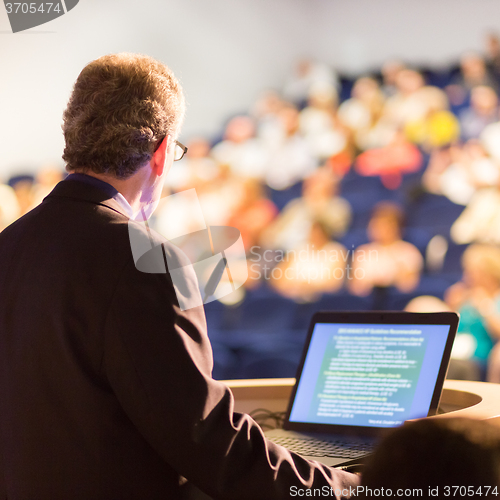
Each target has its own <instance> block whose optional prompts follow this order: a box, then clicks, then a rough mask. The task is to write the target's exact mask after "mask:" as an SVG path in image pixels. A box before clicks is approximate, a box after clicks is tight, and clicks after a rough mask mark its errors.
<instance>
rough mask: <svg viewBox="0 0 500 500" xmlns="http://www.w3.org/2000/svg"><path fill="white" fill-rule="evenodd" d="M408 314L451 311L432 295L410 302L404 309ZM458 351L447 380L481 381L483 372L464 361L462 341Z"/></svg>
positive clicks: (469, 362) (451, 362)
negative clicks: (461, 350)
mask: <svg viewBox="0 0 500 500" xmlns="http://www.w3.org/2000/svg"><path fill="white" fill-rule="evenodd" d="M404 310H405V311H407V312H415V313H430V312H445V311H451V308H450V306H449V305H448V304H446V302H444V301H442V300H441V299H439V298H437V297H434V296H432V295H420V296H419V297H415V298H414V299H412V300H410V302H408V304H406V307H405V309H404ZM455 345H456V346H458V349H457V348H455V349H453V350H452V353H451V359H450V365H449V366H448V372H447V374H446V378H448V379H452V380H481V370H480V369H479V367H478V366H477V365H476V363H473V362H471V361H470V360H469V359H463V358H462V356H461V352H460V340H458V342H457V343H456V344H455Z"/></svg>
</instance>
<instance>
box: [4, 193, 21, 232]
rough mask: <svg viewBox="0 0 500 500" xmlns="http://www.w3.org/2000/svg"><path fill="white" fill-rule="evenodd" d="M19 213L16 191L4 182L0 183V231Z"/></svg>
mask: <svg viewBox="0 0 500 500" xmlns="http://www.w3.org/2000/svg"><path fill="white" fill-rule="evenodd" d="M20 215H21V209H20V207H19V202H18V201H17V197H16V193H15V192H14V190H13V189H12V188H11V187H10V186H7V185H6V184H0V231H3V230H4V229H5V228H6V227H7V226H8V225H9V224H12V223H13V222H14V221H15V220H16V219H17V218H18V217H19V216H20Z"/></svg>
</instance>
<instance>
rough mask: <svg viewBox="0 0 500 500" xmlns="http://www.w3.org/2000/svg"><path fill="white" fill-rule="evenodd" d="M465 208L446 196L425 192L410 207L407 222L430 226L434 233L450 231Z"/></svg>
mask: <svg viewBox="0 0 500 500" xmlns="http://www.w3.org/2000/svg"><path fill="white" fill-rule="evenodd" d="M464 208H465V207H464V206H462V205H457V204H455V203H453V202H452V201H450V200H449V199H448V198H446V197H445V196H439V195H435V194H429V193H425V194H422V195H421V196H420V197H419V199H418V200H417V201H415V202H414V203H412V205H411V206H410V207H409V209H408V211H407V216H406V223H407V225H408V226H412V227H421V228H428V229H429V230H432V232H433V234H438V233H440V232H443V231H444V232H449V229H450V227H451V225H452V224H453V223H454V222H455V221H456V220H457V218H458V216H459V215H460V214H461V213H462V212H463V210H464Z"/></svg>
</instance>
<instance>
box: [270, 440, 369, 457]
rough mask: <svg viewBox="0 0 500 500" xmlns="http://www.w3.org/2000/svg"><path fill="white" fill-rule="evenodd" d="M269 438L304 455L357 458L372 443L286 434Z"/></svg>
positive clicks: (365, 451)
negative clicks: (289, 435)
mask: <svg viewBox="0 0 500 500" xmlns="http://www.w3.org/2000/svg"><path fill="white" fill-rule="evenodd" d="M269 439H270V440H271V441H272V442H273V443H276V444H279V445H281V446H284V447H285V448H288V449H289V450H290V451H293V452H295V453H298V454H299V455H304V456H313V457H332V458H335V457H339V458H359V457H361V456H363V455H366V454H367V453H370V452H371V451H372V450H373V445H370V444H368V443H360V442H357V441H343V440H342V439H339V438H337V439H332V440H323V439H314V438H295V437H287V436H273V437H269Z"/></svg>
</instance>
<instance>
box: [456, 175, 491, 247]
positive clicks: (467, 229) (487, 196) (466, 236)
mask: <svg viewBox="0 0 500 500" xmlns="http://www.w3.org/2000/svg"><path fill="white" fill-rule="evenodd" d="M450 236H451V239H452V240H453V241H454V242H455V243H458V244H466V243H473V242H478V243H494V244H498V243H500V183H498V184H497V185H496V186H495V187H484V188H481V189H478V190H477V191H476V192H475V193H474V194H473V195H472V197H471V199H470V201H469V203H468V204H467V206H466V208H465V210H464V211H463V212H462V213H461V214H460V215H459V217H458V218H457V220H456V221H455V222H454V223H453V224H452V226H451V229H450Z"/></svg>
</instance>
